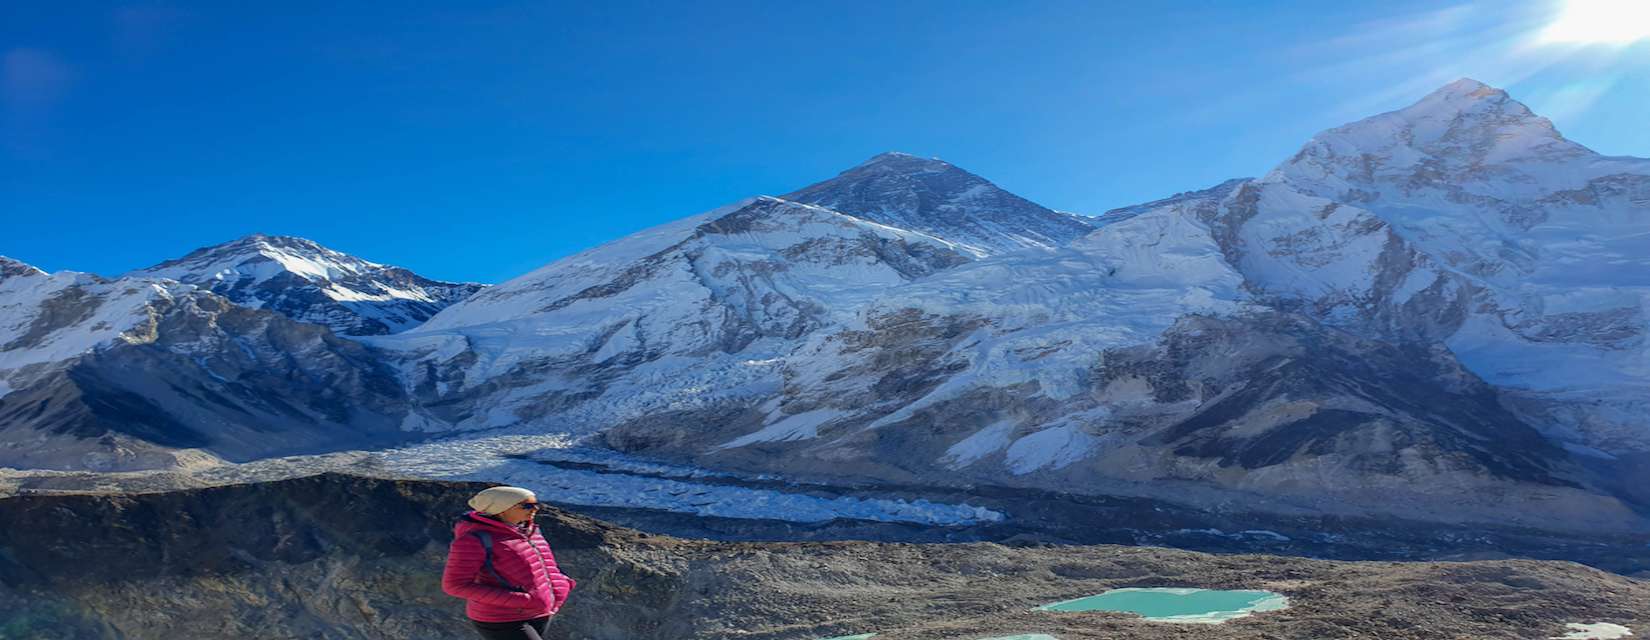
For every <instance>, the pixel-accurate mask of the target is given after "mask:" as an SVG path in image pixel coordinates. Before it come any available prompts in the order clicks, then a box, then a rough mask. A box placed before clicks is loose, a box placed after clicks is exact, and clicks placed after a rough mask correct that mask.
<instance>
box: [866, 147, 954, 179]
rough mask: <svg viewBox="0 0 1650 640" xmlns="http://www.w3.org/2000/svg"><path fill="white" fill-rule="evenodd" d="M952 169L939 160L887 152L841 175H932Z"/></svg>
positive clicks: (949, 165)
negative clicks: (870, 173)
mask: <svg viewBox="0 0 1650 640" xmlns="http://www.w3.org/2000/svg"><path fill="white" fill-rule="evenodd" d="M952 168H953V167H952V165H951V163H949V162H946V161H944V160H941V159H939V158H923V157H919V156H914V155H911V154H909V153H902V152H899V151H888V152H884V153H879V154H877V155H874V156H871V159H870V160H866V161H865V162H861V163H859V164H858V165H855V166H854V167H853V168H851V169H849V170H847V171H844V172H842V173H843V174H844V175H846V174H850V173H860V172H888V173H932V172H936V171H946V170H949V169H952Z"/></svg>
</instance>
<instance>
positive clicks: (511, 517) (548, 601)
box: [441, 487, 575, 640]
mask: <svg viewBox="0 0 1650 640" xmlns="http://www.w3.org/2000/svg"><path fill="white" fill-rule="evenodd" d="M470 507H471V508H472V509H475V510H474V511H471V512H469V513H466V514H464V515H463V516H461V517H460V518H459V519H458V522H456V523H454V524H453V544H452V546H451V547H450V548H448V550H447V569H446V571H444V572H442V575H441V590H442V591H446V592H447V594H448V595H451V596H456V597H459V598H463V599H465V600H466V604H465V606H464V614H465V615H466V616H468V617H469V618H470V623H471V624H473V625H475V628H476V630H477V631H479V632H480V633H481V637H482V638H483V639H484V640H542V638H543V637H544V633H545V632H544V630H545V628H546V627H548V626H549V625H550V616H553V615H556V612H557V611H560V610H561V606H562V604H563V603H566V602H567V594H568V593H569V592H571V591H572V590H573V585H574V584H575V582H574V581H573V579H572V578H569V577H567V576H566V575H563V574H562V573H561V571H560V570H558V569H557V568H556V557H555V556H554V555H552V554H551V553H550V543H548V542H545V541H544V536H542V535H540V534H539V528H538V524H537V523H535V522H533V516H534V515H536V514H537V513H538V509H539V502H538V499H537V498H536V497H535V496H534V495H533V492H531V491H528V490H526V489H522V488H519V487H492V488H490V489H487V490H484V491H482V492H481V493H478V494H476V495H475V497H473V498H470Z"/></svg>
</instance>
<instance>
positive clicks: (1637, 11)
mask: <svg viewBox="0 0 1650 640" xmlns="http://www.w3.org/2000/svg"><path fill="white" fill-rule="evenodd" d="M1644 39H1650V0H1568V1H1567V2H1565V4H1564V13H1563V14H1561V15H1559V17H1558V20H1556V21H1554V22H1553V23H1552V24H1550V25H1547V28H1546V29H1545V30H1543V31H1542V32H1541V40H1542V41H1544V42H1571V43H1577V44H1594V43H1604V44H1618V45H1625V44H1631V43H1633V42H1636V41H1638V40H1644Z"/></svg>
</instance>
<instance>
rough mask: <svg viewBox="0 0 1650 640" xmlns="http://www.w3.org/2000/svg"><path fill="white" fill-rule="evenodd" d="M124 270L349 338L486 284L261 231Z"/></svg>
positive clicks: (402, 324)
mask: <svg viewBox="0 0 1650 640" xmlns="http://www.w3.org/2000/svg"><path fill="white" fill-rule="evenodd" d="M128 275H132V276H140V277H155V278H170V279H173V280H177V281H179V282H183V283H187V284H193V285H199V286H201V287H202V288H206V289H210V290H211V291H213V292H214V293H217V294H219V295H222V296H224V297H225V298H228V299H230V300H231V301H233V302H235V303H236V304H239V305H241V306H245V307H251V308H254V309H269V310H271V311H275V312H277V313H280V314H282V315H285V316H287V317H289V318H292V319H294V320H297V321H299V322H308V323H313V324H319V325H325V326H327V327H329V328H331V329H332V330H333V332H334V333H337V334H339V335H347V336H366V335H383V334H388V333H396V332H400V331H405V330H407V329H410V328H412V327H415V326H418V325H419V324H420V323H422V322H424V321H425V320H428V319H430V316H433V315H435V314H436V312H438V311H441V310H442V309H445V308H447V306H448V305H451V304H453V303H455V302H458V301H460V300H463V299H465V298H468V297H469V296H470V295H472V294H474V293H475V292H477V291H480V290H481V289H482V288H483V286H482V285H479V284H474V283H463V284H457V283H451V282H438V281H435V280H430V279H428V278H425V277H423V276H420V275H418V274H416V273H413V272H411V271H408V270H406V269H402V268H400V267H391V266H386V265H381V264H376V263H372V262H367V261H365V260H362V259H360V258H356V257H354V256H350V255H347V254H343V253H339V252H337V251H333V250H331V249H328V248H326V247H323V246H321V245H319V244H316V243H314V242H312V241H309V240H305V239H303V238H293V237H288V236H266V235H262V234H257V235H251V236H247V237H245V238H241V239H239V240H236V241H233V242H227V243H224V244H220V245H216V246H211V247H203V248H200V249H196V250H195V251H192V252H190V253H189V255H186V256H184V257H182V258H178V259H176V260H168V261H166V262H162V263H160V264H157V265H155V266H153V267H149V268H147V269H141V270H138V271H134V272H132V273H130V274H128Z"/></svg>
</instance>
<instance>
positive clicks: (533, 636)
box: [470, 616, 550, 640]
mask: <svg viewBox="0 0 1650 640" xmlns="http://www.w3.org/2000/svg"><path fill="white" fill-rule="evenodd" d="M470 624H473V625H475V626H476V631H478V632H480V633H481V637H482V638H483V639H484V640H544V629H545V628H546V627H549V626H550V616H545V617H543V618H533V619H532V620H522V621H520V622H477V621H475V620H471V621H470Z"/></svg>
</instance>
